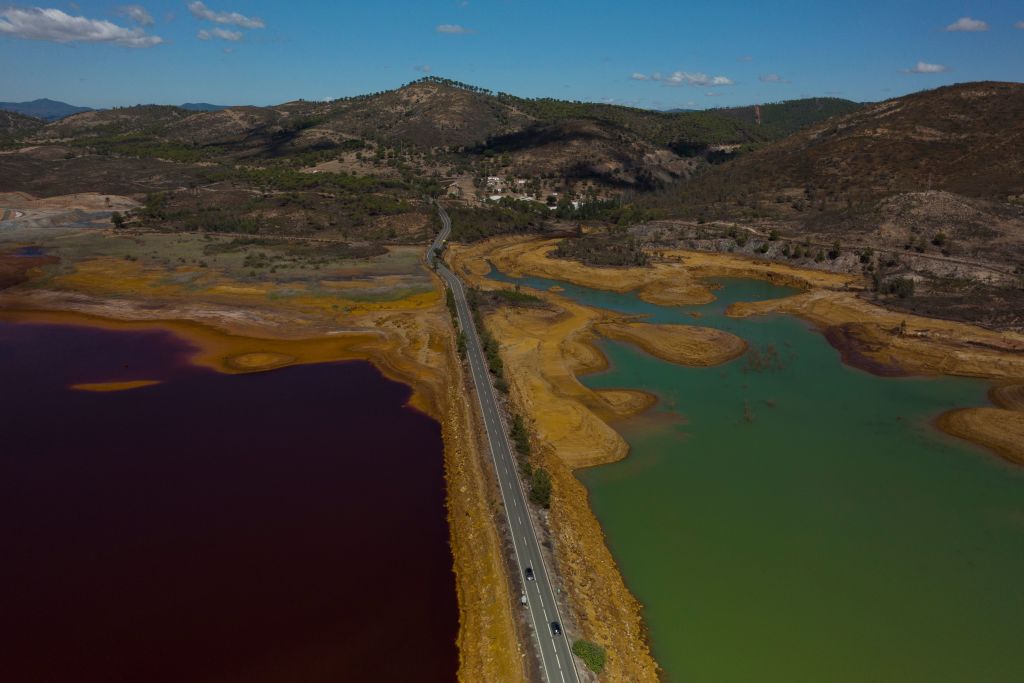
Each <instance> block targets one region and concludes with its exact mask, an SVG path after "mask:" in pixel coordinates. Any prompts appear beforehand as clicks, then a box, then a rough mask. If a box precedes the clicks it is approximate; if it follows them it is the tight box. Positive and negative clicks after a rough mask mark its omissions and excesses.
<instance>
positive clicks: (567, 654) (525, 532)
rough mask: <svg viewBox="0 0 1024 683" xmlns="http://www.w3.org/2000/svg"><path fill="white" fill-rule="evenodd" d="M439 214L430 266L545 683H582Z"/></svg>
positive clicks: (447, 223) (445, 220)
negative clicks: (441, 287)
mask: <svg viewBox="0 0 1024 683" xmlns="http://www.w3.org/2000/svg"><path fill="white" fill-rule="evenodd" d="M437 213H438V216H439V217H440V218H441V232H440V233H438V235H437V237H436V238H435V239H434V242H433V244H431V245H430V251H429V252H428V253H427V261H428V263H430V265H431V266H434V265H436V266H437V272H438V274H439V275H440V276H441V277H442V278H443V279H444V281H445V283H446V284H447V285H448V288H449V289H451V291H452V294H454V296H455V307H456V310H457V312H458V316H459V326H460V327H461V328H462V330H463V332H464V333H465V335H466V350H467V355H468V357H469V369H470V374H471V375H472V377H473V386H474V388H475V389H476V395H477V399H478V400H479V402H480V414H481V415H482V416H483V419H484V426H485V427H486V430H487V443H488V445H489V447H490V451H491V459H492V461H493V463H494V469H495V473H496V474H497V477H498V485H499V487H500V488H501V498H502V502H503V503H504V506H505V515H506V517H507V518H508V527H509V530H510V533H511V535H512V545H513V547H514V548H515V554H516V564H517V565H518V567H519V579H520V582H521V583H522V584H523V585H524V586H525V587H526V595H527V605H526V607H525V609H527V610H528V611H529V615H530V624H531V625H532V626H533V631H534V634H535V636H536V638H537V644H538V646H539V650H540V658H541V669H542V671H543V673H544V679H545V680H547V681H549V683H567V682H571V683H578V681H579V674H578V673H577V672H576V663H575V661H574V660H573V655H572V650H571V648H570V647H569V640H568V636H567V635H566V633H565V629H564V627H563V630H562V634H561V635H559V636H555V635H554V634H553V633H552V632H551V622H553V621H557V622H559V623H561V621H562V619H561V617H559V616H558V604H557V603H556V602H555V595H554V593H553V591H552V590H551V583H550V581H549V580H548V568H547V566H546V564H545V562H544V557H543V555H542V554H541V548H540V544H539V543H538V542H537V532H536V529H535V528H534V525H533V518H532V517H531V516H530V509H529V508H528V507H527V502H526V493H525V491H524V490H523V486H522V482H521V481H520V480H519V474H518V472H517V470H516V468H517V467H518V465H517V463H516V459H515V457H514V456H513V451H512V447H511V445H510V444H509V440H508V432H507V430H506V428H505V423H504V421H503V419H502V417H501V413H500V412H499V410H498V401H497V399H496V398H495V396H494V389H493V387H492V386H491V380H490V372H489V371H488V369H487V362H486V360H485V359H484V354H483V350H482V349H481V347H480V340H479V338H478V337H477V333H476V327H475V326H474V325H473V316H472V313H471V312H470V310H469V303H468V302H467V301H466V291H465V289H464V288H463V286H462V281H461V280H459V278H458V277H456V275H455V274H454V273H452V272H451V271H450V270H448V268H446V267H445V265H444V264H443V263H441V262H439V261H438V260H437V259H436V257H435V250H436V249H439V248H440V247H441V246H443V245H444V242H445V240H447V239H448V235H449V234H450V233H451V228H452V223H451V219H450V218H449V217H448V214H447V212H445V210H444V209H443V208H442V207H441V206H440V205H438V209H437ZM527 567H529V568H530V569H531V570H532V571H533V575H534V578H535V580H534V581H527V580H526V578H525V572H526V568H527Z"/></svg>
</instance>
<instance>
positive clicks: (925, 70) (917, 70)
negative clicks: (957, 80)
mask: <svg viewBox="0 0 1024 683" xmlns="http://www.w3.org/2000/svg"><path fill="white" fill-rule="evenodd" d="M904 70H905V71H906V72H907V73H908V74H941V73H945V72H947V71H949V67H948V66H946V65H944V64H929V63H928V62H918V63H917V64H916V65H915V66H913V67H911V68H909V69H904Z"/></svg>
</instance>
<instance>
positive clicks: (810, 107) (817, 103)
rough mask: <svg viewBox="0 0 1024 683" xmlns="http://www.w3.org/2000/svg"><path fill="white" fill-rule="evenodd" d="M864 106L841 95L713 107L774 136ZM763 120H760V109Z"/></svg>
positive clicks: (717, 111) (721, 114)
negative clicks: (758, 117)
mask: <svg viewBox="0 0 1024 683" xmlns="http://www.w3.org/2000/svg"><path fill="white" fill-rule="evenodd" d="M863 106H864V105H862V104H859V103H857V102H852V101H850V100H844V99H840V98H837V97H809V98H805V99H800V100H787V101H784V102H770V103H767V104H761V105H758V106H756V107H755V106H753V105H751V106H748V107H728V108H723V109H711V110H710V112H711V113H712V114H716V115H718V116H726V117H728V118H731V119H734V120H736V121H739V122H741V123H744V124H746V125H748V126H760V127H762V128H763V129H764V130H765V131H766V133H767V134H768V135H769V136H771V137H772V138H773V139H781V138H784V137H786V136H787V135H792V134H793V133H795V132H797V131H798V130H800V129H802V128H806V127H807V126H810V125H813V124H815V123H818V122H820V121H823V120H825V119H830V118H832V117H834V116H842V115H844V114H851V113H853V112H855V111H857V110H858V109H860V108H861V107H863ZM758 109H760V112H761V122H760V123H758V121H757V110H758Z"/></svg>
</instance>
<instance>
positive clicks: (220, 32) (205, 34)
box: [196, 28, 242, 43]
mask: <svg viewBox="0 0 1024 683" xmlns="http://www.w3.org/2000/svg"><path fill="white" fill-rule="evenodd" d="M196 38H198V39H199V40H213V39H214V38H220V39H221V40H230V41H231V42H233V43H234V42H237V41H239V40H241V39H242V32H241V31H230V30H228V29H226V28H211V29H210V30H206V29H205V28H204V29H202V30H201V31H200V32H199V33H197V34H196Z"/></svg>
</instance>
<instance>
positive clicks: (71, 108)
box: [0, 98, 231, 122]
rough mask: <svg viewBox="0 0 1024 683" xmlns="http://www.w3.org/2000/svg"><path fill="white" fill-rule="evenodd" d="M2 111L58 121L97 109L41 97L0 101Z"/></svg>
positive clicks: (216, 107) (194, 105)
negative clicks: (23, 100)
mask: <svg viewBox="0 0 1024 683" xmlns="http://www.w3.org/2000/svg"><path fill="white" fill-rule="evenodd" d="M230 108H231V107H230V105H223V104H210V103H209V102H186V103H185V104H183V105H181V109H187V110H189V111H221V110H223V109H230ZM0 111H11V112H14V113H15V114H22V115H24V116H31V117H32V118H36V119H42V120H43V121H48V122H49V121H57V120H59V119H63V118H65V117H68V116H71V115H72V114H81V113H82V112H86V111H96V110H95V109H93V108H91V107H76V106H75V105H73V104H68V103H67V102H58V101H57V100H49V99H45V98H44V99H41V100H32V101H31V102H0Z"/></svg>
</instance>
